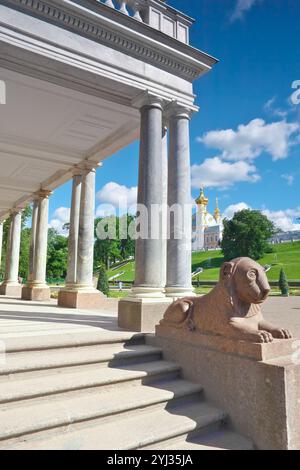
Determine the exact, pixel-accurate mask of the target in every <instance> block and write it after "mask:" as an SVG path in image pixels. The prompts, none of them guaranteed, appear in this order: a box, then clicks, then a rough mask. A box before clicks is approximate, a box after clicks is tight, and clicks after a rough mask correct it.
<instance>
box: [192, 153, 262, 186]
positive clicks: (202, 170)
mask: <svg viewBox="0 0 300 470" xmlns="http://www.w3.org/2000/svg"><path fill="white" fill-rule="evenodd" d="M191 171H192V186H193V187H194V188H199V187H200V186H202V185H204V186H206V187H210V188H212V187H218V188H219V189H220V190H222V189H226V188H228V187H230V186H232V185H233V184H234V183H239V182H249V183H256V182H257V181H259V180H260V176H259V175H258V174H257V171H256V168H255V166H254V165H252V164H250V163H248V162H243V161H240V162H234V163H230V162H223V161H222V160H221V159H220V158H219V157H214V158H208V159H206V160H205V161H204V162H203V163H202V164H201V165H192V169H191Z"/></svg>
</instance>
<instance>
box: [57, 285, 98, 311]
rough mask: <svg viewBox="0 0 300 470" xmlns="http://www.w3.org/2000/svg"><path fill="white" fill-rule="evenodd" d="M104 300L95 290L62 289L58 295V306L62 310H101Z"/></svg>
mask: <svg viewBox="0 0 300 470" xmlns="http://www.w3.org/2000/svg"><path fill="white" fill-rule="evenodd" d="M105 299H106V297H105V295H104V294H102V292H100V291H98V290H96V289H94V290H92V289H90V290H86V291H84V290H82V291H81V290H68V289H63V290H61V291H60V292H59V294H58V306H59V307H63V308H78V309H82V310H95V309H100V308H103V305H104V301H105Z"/></svg>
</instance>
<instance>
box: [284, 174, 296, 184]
mask: <svg viewBox="0 0 300 470" xmlns="http://www.w3.org/2000/svg"><path fill="white" fill-rule="evenodd" d="M281 178H283V179H284V180H285V181H286V182H287V184H288V186H293V184H294V181H295V176H294V175H287V174H285V175H281Z"/></svg>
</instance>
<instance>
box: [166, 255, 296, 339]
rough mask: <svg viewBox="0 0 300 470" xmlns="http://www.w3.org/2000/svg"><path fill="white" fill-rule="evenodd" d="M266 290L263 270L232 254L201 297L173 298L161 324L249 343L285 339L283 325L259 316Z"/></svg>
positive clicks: (286, 336)
mask: <svg viewBox="0 0 300 470" xmlns="http://www.w3.org/2000/svg"><path fill="white" fill-rule="evenodd" d="M269 292H270V286H269V282H268V279H267V276H266V273H265V270H264V268H263V267H262V266H260V265H259V264H258V263H256V262H255V261H253V260H252V259H250V258H236V259H234V260H232V261H230V262H226V263H224V264H223V266H222V267H221V271H220V280H219V282H218V284H217V285H216V287H214V289H212V291H211V292H210V293H209V294H207V295H204V296H202V297H187V298H183V299H180V300H177V301H176V302H174V303H173V304H171V305H170V306H169V308H168V309H167V311H166V313H165V315H164V318H163V320H162V321H161V325H164V326H172V327H175V328H185V327H186V328H188V329H190V330H198V331H199V332H201V333H211V334H217V335H221V336H226V337H230V338H235V339H239V340H244V341H248V342H252V343H269V342H272V341H273V338H280V339H289V338H291V337H292V336H291V334H290V332H289V331H288V330H286V329H281V328H277V327H276V326H273V325H271V324H270V323H268V322H266V321H265V320H264V318H263V315H262V312H261V309H260V305H261V304H262V303H263V302H264V301H265V300H266V299H267V297H268V294H269Z"/></svg>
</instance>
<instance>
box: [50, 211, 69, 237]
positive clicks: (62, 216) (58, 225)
mask: <svg viewBox="0 0 300 470" xmlns="http://www.w3.org/2000/svg"><path fill="white" fill-rule="evenodd" d="M68 222H70V209H69V208H68V207H59V208H58V209H56V211H55V212H54V214H53V218H52V219H51V220H50V223H49V227H50V228H54V229H55V230H56V231H57V232H58V233H59V234H60V235H67V233H66V230H64V229H63V226H64V224H66V223H68Z"/></svg>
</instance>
